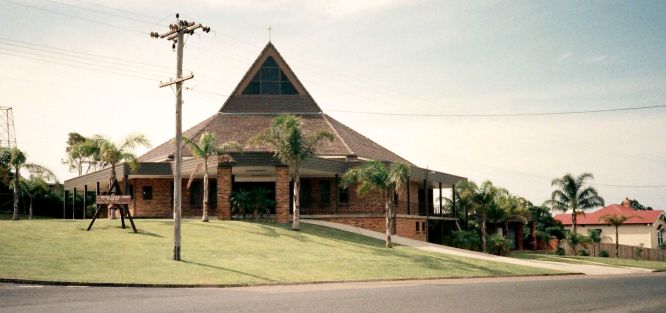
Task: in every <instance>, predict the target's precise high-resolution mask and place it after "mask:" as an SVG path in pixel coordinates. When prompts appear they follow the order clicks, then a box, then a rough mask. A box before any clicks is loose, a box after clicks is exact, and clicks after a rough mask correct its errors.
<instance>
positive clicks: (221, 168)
mask: <svg viewBox="0 0 666 313" xmlns="http://www.w3.org/2000/svg"><path fill="white" fill-rule="evenodd" d="M230 197H231V165H230V164H229V163H226V162H225V163H219V164H218V165H217V217H218V218H219V219H220V220H230V219H231V201H230V199H229V198H230Z"/></svg>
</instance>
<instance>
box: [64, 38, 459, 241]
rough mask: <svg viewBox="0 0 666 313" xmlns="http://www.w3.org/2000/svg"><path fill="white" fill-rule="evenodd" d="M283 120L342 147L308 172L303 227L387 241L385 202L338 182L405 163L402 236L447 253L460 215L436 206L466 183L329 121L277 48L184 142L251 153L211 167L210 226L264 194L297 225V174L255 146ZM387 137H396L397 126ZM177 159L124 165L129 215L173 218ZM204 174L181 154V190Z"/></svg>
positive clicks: (90, 178) (103, 179) (95, 185)
mask: <svg viewBox="0 0 666 313" xmlns="http://www.w3.org/2000/svg"><path fill="white" fill-rule="evenodd" d="M283 113H290V114H294V115H296V116H297V117H298V118H300V120H301V121H302V129H303V132H304V133H306V134H307V133H314V132H316V131H327V132H330V133H331V134H333V135H334V137H335V138H334V140H332V141H330V142H328V141H324V142H322V144H321V145H320V146H319V147H318V149H317V150H316V155H315V156H314V157H311V158H309V159H307V160H305V162H304V163H303V164H302V166H301V170H300V171H301V197H300V199H301V210H300V214H301V218H305V219H307V218H311V219H321V220H327V221H332V222H338V223H344V224H349V225H353V226H358V227H362V228H367V229H371V230H375V231H384V229H385V220H384V218H383V216H384V205H383V199H382V195H381V194H379V193H368V194H365V195H360V194H357V192H356V189H355V188H354V187H353V186H352V187H350V188H348V189H346V188H343V187H342V185H341V182H340V177H341V175H342V174H343V173H344V172H345V171H346V170H347V169H348V168H350V167H352V166H356V165H358V164H359V163H361V162H366V161H368V160H377V161H382V162H386V163H393V162H402V163H405V164H407V165H408V166H409V167H410V177H409V184H408V188H403V189H404V190H402V191H401V192H399V193H398V194H396V196H395V203H396V204H397V206H396V210H395V211H396V219H395V221H396V223H395V229H394V230H393V232H394V233H396V234H397V235H400V236H405V237H409V238H413V239H418V240H424V241H426V240H427V241H431V242H437V243H441V241H442V237H443V234H444V233H445V231H446V230H447V229H448V230H450V229H452V228H453V227H454V226H455V225H456V218H455V216H457V214H455V208H454V209H453V212H445V210H443V208H442V204H438V205H434V203H433V202H434V201H433V199H434V197H435V196H439V197H441V196H442V188H452V186H453V185H454V184H455V183H456V182H458V181H460V180H464V179H465V178H464V177H460V176H455V175H451V174H447V173H444V172H439V171H434V170H432V169H426V168H422V167H418V166H416V165H414V164H412V163H411V162H409V161H408V160H406V159H404V158H402V157H401V156H399V155H397V154H396V153H394V152H392V151H390V150H388V149H386V148H384V147H383V146H381V145H380V144H379V143H377V142H375V141H373V140H371V139H370V138H368V137H366V136H364V135H362V134H360V133H358V132H357V131H355V130H354V129H352V128H351V127H349V126H347V125H344V124H343V123H341V122H339V121H338V120H336V119H334V118H333V117H331V116H329V115H328V114H326V113H324V112H323V110H322V109H321V108H320V107H319V105H318V104H317V103H316V102H315V100H314V99H313V97H312V96H311V95H310V93H309V92H308V91H307V90H306V88H305V86H303V84H302V83H301V82H300V81H299V79H298V78H297V77H296V74H295V73H294V72H293V71H292V70H291V68H290V67H289V65H288V64H287V62H286V61H285V60H284V59H283V57H282V56H281V55H280V53H279V52H278V51H277V49H276V48H275V46H274V45H273V44H272V43H270V42H269V43H268V44H267V45H266V47H265V48H264V49H263V50H262V51H261V53H260V54H259V57H257V59H256V60H255V61H254V63H253V64H252V65H251V66H250V68H249V70H248V71H247V72H246V73H245V75H244V77H242V78H241V80H240V82H239V83H238V85H237V87H236V88H235V90H234V91H233V92H232V94H231V95H230V96H229V97H228V98H227V100H226V101H225V102H224V104H223V105H222V107H221V108H220V110H219V111H218V112H215V113H214V114H213V115H211V116H210V117H209V118H207V119H205V120H204V121H202V122H201V123H199V124H197V125H195V126H193V127H191V128H190V129H189V130H187V131H185V132H184V136H186V137H189V138H191V139H192V140H193V141H195V142H196V141H198V140H199V137H200V136H201V134H203V133H204V132H207V131H210V132H213V133H214V134H215V138H216V140H217V144H221V143H224V142H228V141H237V142H238V143H240V144H241V145H242V146H243V151H242V152H241V151H237V152H231V153H229V156H223V157H217V158H215V157H214V158H213V160H212V161H210V162H209V168H207V169H206V170H207V171H208V173H209V175H210V177H211V184H210V187H211V188H210V195H209V199H210V200H209V202H210V209H211V210H210V214H211V216H215V215H217V217H218V218H219V219H223V220H226V219H231V218H232V215H233V212H232V206H231V203H230V195H231V193H232V192H234V191H238V190H241V189H244V190H249V189H251V188H256V187H260V188H265V189H268V191H269V193H270V194H271V195H272V197H274V200H275V206H274V207H272V208H270V215H271V216H273V217H274V218H275V220H276V221H277V222H279V223H287V222H289V220H290V218H291V214H292V201H291V199H292V193H293V192H292V190H293V189H292V188H293V182H291V181H290V180H291V179H290V175H289V169H288V168H287V167H286V166H285V165H284V164H282V163H281V162H280V161H279V160H277V159H276V158H275V157H274V156H273V153H272V151H271V149H270V147H268V146H266V145H262V144H257V143H255V142H253V141H252V138H253V137H255V136H256V135H258V134H260V133H262V132H264V131H265V130H266V129H267V128H268V127H269V126H270V125H271V122H272V121H273V119H274V118H275V117H276V116H278V115H280V114H283ZM169 122H170V121H169ZM168 125H171V124H170V123H165V129H164V131H165V132H171V129H170V128H169V127H168ZM387 128H395V125H389V126H387ZM174 151H175V143H174V141H173V140H169V141H167V142H164V143H163V144H161V145H159V146H157V147H155V148H154V149H152V150H150V151H148V152H147V153H145V154H144V155H142V156H141V157H140V158H139V162H140V163H139V168H138V170H136V171H131V170H130V168H129V167H128V166H127V165H126V164H120V165H118V167H117V168H116V172H117V173H119V174H118V180H119V182H120V185H121V186H122V189H123V190H124V193H125V194H129V195H131V203H130V204H129V209H130V212H131V213H132V214H133V215H134V216H138V217H164V218H168V217H171V216H172V212H173V209H172V207H173V186H174V182H173V172H172V163H173V155H174ZM198 164H199V161H198V160H196V159H194V158H193V157H192V155H191V153H190V151H189V150H188V149H187V148H185V149H183V163H182V175H183V178H184V179H183V181H182V182H181V183H182V185H183V186H186V185H187V183H188V178H189V177H190V175H192V173H193V172H195V171H196V168H197V165H198ZM109 177H110V169H109V168H106V169H102V170H100V171H98V172H95V173H90V174H87V175H82V176H79V177H75V178H72V179H69V180H67V181H65V190H66V193H69V194H70V195H71V194H72V193H76V192H81V191H84V190H86V191H90V190H92V189H95V190H100V191H104V190H107V188H108V187H107V186H108V181H109ZM194 177H195V180H194V182H193V184H192V185H191V187H190V188H183V198H182V199H183V204H182V212H183V216H192V217H195V216H201V214H202V208H201V204H202V200H201V198H202V190H203V188H202V187H201V186H202V178H203V170H200V171H198V174H196V175H195V176H194ZM77 190H78V191H77ZM70 201H71V200H70ZM442 202H443V201H440V203H442ZM74 205H75V206H76V204H74ZM65 207H66V208H67V207H68V205H66V206H65Z"/></svg>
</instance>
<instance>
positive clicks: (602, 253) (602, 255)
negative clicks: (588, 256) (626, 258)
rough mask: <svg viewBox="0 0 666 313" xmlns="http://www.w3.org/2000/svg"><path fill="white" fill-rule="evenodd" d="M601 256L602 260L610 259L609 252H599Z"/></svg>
mask: <svg viewBox="0 0 666 313" xmlns="http://www.w3.org/2000/svg"><path fill="white" fill-rule="evenodd" d="M599 256H600V257H602V258H607V257H608V250H601V251H599Z"/></svg>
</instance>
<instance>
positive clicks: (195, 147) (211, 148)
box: [183, 131, 243, 222]
mask: <svg viewBox="0 0 666 313" xmlns="http://www.w3.org/2000/svg"><path fill="white" fill-rule="evenodd" d="M183 142H184V143H185V144H186V145H187V146H188V147H189V148H190V151H192V154H193V155H194V157H195V158H197V159H200V160H201V163H199V166H197V169H199V167H200V166H203V168H204V181H203V215H202V216H201V221H202V222H208V187H209V186H208V160H209V158H210V157H211V156H214V155H222V154H226V153H228V152H229V151H241V150H242V148H243V147H242V146H241V145H240V144H239V143H238V142H235V141H229V142H226V143H224V144H221V145H219V146H217V147H216V146H215V133H213V132H210V131H207V132H204V133H203V134H201V137H199V142H198V143H197V142H194V141H193V140H192V139H190V138H187V137H183ZM196 172H197V170H195V171H194V172H193V173H192V178H193V177H194V175H196ZM190 181H191V178H190Z"/></svg>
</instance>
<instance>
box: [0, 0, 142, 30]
mask: <svg viewBox="0 0 666 313" xmlns="http://www.w3.org/2000/svg"><path fill="white" fill-rule="evenodd" d="M0 1H2V2H5V3H10V4H13V5H17V6H22V7H26V8H30V9H33V10H39V11H44V12H49V13H52V14H56V15H61V16H65V17H69V18H74V19H78V20H82V21H86V22H88V23H93V24H99V25H105V26H108V27H113V28H117V29H121V30H124V31H128V32H133V33H139V34H143V35H147V34H148V32H145V31H139V30H136V29H132V28H128V27H124V26H120V25H115V24H110V23H105V22H101V21H98V20H93V19H88V18H85V17H80V16H76V15H71V14H67V13H63V12H60V11H55V10H51V9H46V8H42V7H38V6H34V5H29V4H25V3H19V2H14V1H11V0H0Z"/></svg>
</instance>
